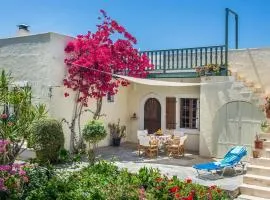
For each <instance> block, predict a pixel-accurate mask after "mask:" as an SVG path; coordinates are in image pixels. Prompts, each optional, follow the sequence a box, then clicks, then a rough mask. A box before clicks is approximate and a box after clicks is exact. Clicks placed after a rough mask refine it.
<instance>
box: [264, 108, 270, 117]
mask: <svg viewBox="0 0 270 200" xmlns="http://www.w3.org/2000/svg"><path fill="white" fill-rule="evenodd" d="M265 114H266V117H267V118H270V109H267V110H266V111H265Z"/></svg>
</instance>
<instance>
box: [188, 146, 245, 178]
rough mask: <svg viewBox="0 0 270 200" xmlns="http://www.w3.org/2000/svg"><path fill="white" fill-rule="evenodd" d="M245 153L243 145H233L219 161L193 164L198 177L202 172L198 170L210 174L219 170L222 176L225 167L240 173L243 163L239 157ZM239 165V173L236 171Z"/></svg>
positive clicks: (243, 166)
mask: <svg viewBox="0 0 270 200" xmlns="http://www.w3.org/2000/svg"><path fill="white" fill-rule="evenodd" d="M246 155H247V150H246V148H245V147H244V146H235V147H233V148H231V149H230V151H229V152H228V153H227V154H226V155H225V156H224V158H223V159H222V160H221V161H219V162H208V163H202V164H197V165H193V168H195V169H196V170H197V172H198V177H199V178H201V177H202V174H200V171H207V172H210V173H211V174H212V175H213V173H214V172H218V171H221V177H223V175H224V172H225V170H226V169H227V168H231V169H234V170H235V174H237V175H238V174H242V173H243V172H244V168H245V164H244V163H243V162H242V161H241V159H242V158H243V157H244V156H246ZM239 166H240V167H241V168H242V170H241V172H240V173H237V171H236V167H239Z"/></svg>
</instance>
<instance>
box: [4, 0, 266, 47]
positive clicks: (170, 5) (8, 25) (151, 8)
mask: <svg viewBox="0 0 270 200" xmlns="http://www.w3.org/2000/svg"><path fill="white" fill-rule="evenodd" d="M226 7H228V8H230V9H232V10H235V11H236V12H237V13H238V14H239V47H240V48H247V47H248V48H251V47H270V0H133V1H131V0H107V1H105V0H4V1H1V12H0V24H1V29H0V38H3V37H8V36H13V35H15V33H16V25H17V24H19V23H27V24H29V25H30V26H31V32H32V33H43V32H58V33H62V34H67V35H71V36H75V35H77V34H80V33H86V32H87V31H88V30H90V31H93V30H95V29H96V28H95V25H96V23H97V22H98V20H97V17H98V15H99V10H100V9H104V10H106V11H107V13H108V14H109V16H111V17H112V18H114V19H116V20H117V21H118V22H119V23H120V24H122V25H123V26H124V27H125V28H126V29H127V30H128V31H129V32H130V33H132V34H133V35H134V36H135V37H136V38H137V40H138V45H137V47H138V48H140V49H141V50H151V49H168V48H185V47H196V46H208V45H219V44H224V23H225V17H224V14H225V11H224V10H225V8H226ZM230 22H231V25H230V28H231V31H230V41H231V42H230V47H233V45H234V43H233V40H234V38H233V34H234V32H233V31H234V30H233V27H234V24H233V20H230Z"/></svg>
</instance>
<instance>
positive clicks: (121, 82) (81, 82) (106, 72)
mask: <svg viewBox="0 0 270 200" xmlns="http://www.w3.org/2000/svg"><path fill="white" fill-rule="evenodd" d="M100 12H101V17H99V20H102V21H101V22H100V23H99V24H98V25H97V31H96V32H90V31H89V32H88V33H86V34H84V35H78V36H77V38H76V39H74V40H73V41H70V42H69V43H68V44H67V46H66V47H65V53H66V55H67V56H66V59H65V60H64V62H65V63H66V67H67V76H66V78H65V79H64V80H63V81H64V85H65V87H66V88H68V89H71V91H76V96H75V98H76V99H75V106H74V113H73V117H72V120H71V122H70V123H69V122H67V121H66V122H67V123H68V126H69V129H70V138H71V143H70V145H71V146H70V150H71V151H72V152H77V151H78V150H79V149H80V146H82V141H83V139H82V134H81V133H80V129H79V130H78V134H77V133H76V132H75V124H77V122H78V124H80V122H79V121H80V116H81V114H82V109H83V107H88V103H89V99H90V98H94V99H96V106H95V108H94V109H95V110H94V111H91V110H88V111H91V113H92V114H93V119H94V120H98V119H99V118H100V117H101V116H103V115H102V114H101V110H102V109H101V108H102V98H103V97H105V96H106V95H107V94H110V95H115V94H117V93H118V89H119V87H121V86H124V87H125V86H127V85H128V84H129V82H128V81H127V80H125V79H122V78H117V77H115V76H114V75H113V74H119V75H128V76H132V77H141V78H144V77H146V75H147V69H150V68H151V67H152V65H151V64H150V61H149V59H148V57H147V56H146V55H141V54H140V53H139V51H138V50H137V49H136V48H135V44H136V43H137V41H136V38H135V37H134V36H132V35H131V34H130V33H129V32H128V31H127V30H126V29H125V28H124V27H123V26H122V25H120V24H119V23H118V22H117V21H115V20H113V19H111V18H110V17H109V16H108V15H107V14H106V12H105V11H104V10H100ZM64 96H65V97H68V96H69V93H68V92H66V93H65V94H64Z"/></svg>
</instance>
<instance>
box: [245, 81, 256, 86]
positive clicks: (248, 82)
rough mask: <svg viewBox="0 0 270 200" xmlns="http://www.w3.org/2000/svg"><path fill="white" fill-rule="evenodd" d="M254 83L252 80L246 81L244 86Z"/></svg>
mask: <svg viewBox="0 0 270 200" xmlns="http://www.w3.org/2000/svg"><path fill="white" fill-rule="evenodd" d="M254 85H255V84H254V82H253V81H246V82H245V86H246V87H254Z"/></svg>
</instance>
